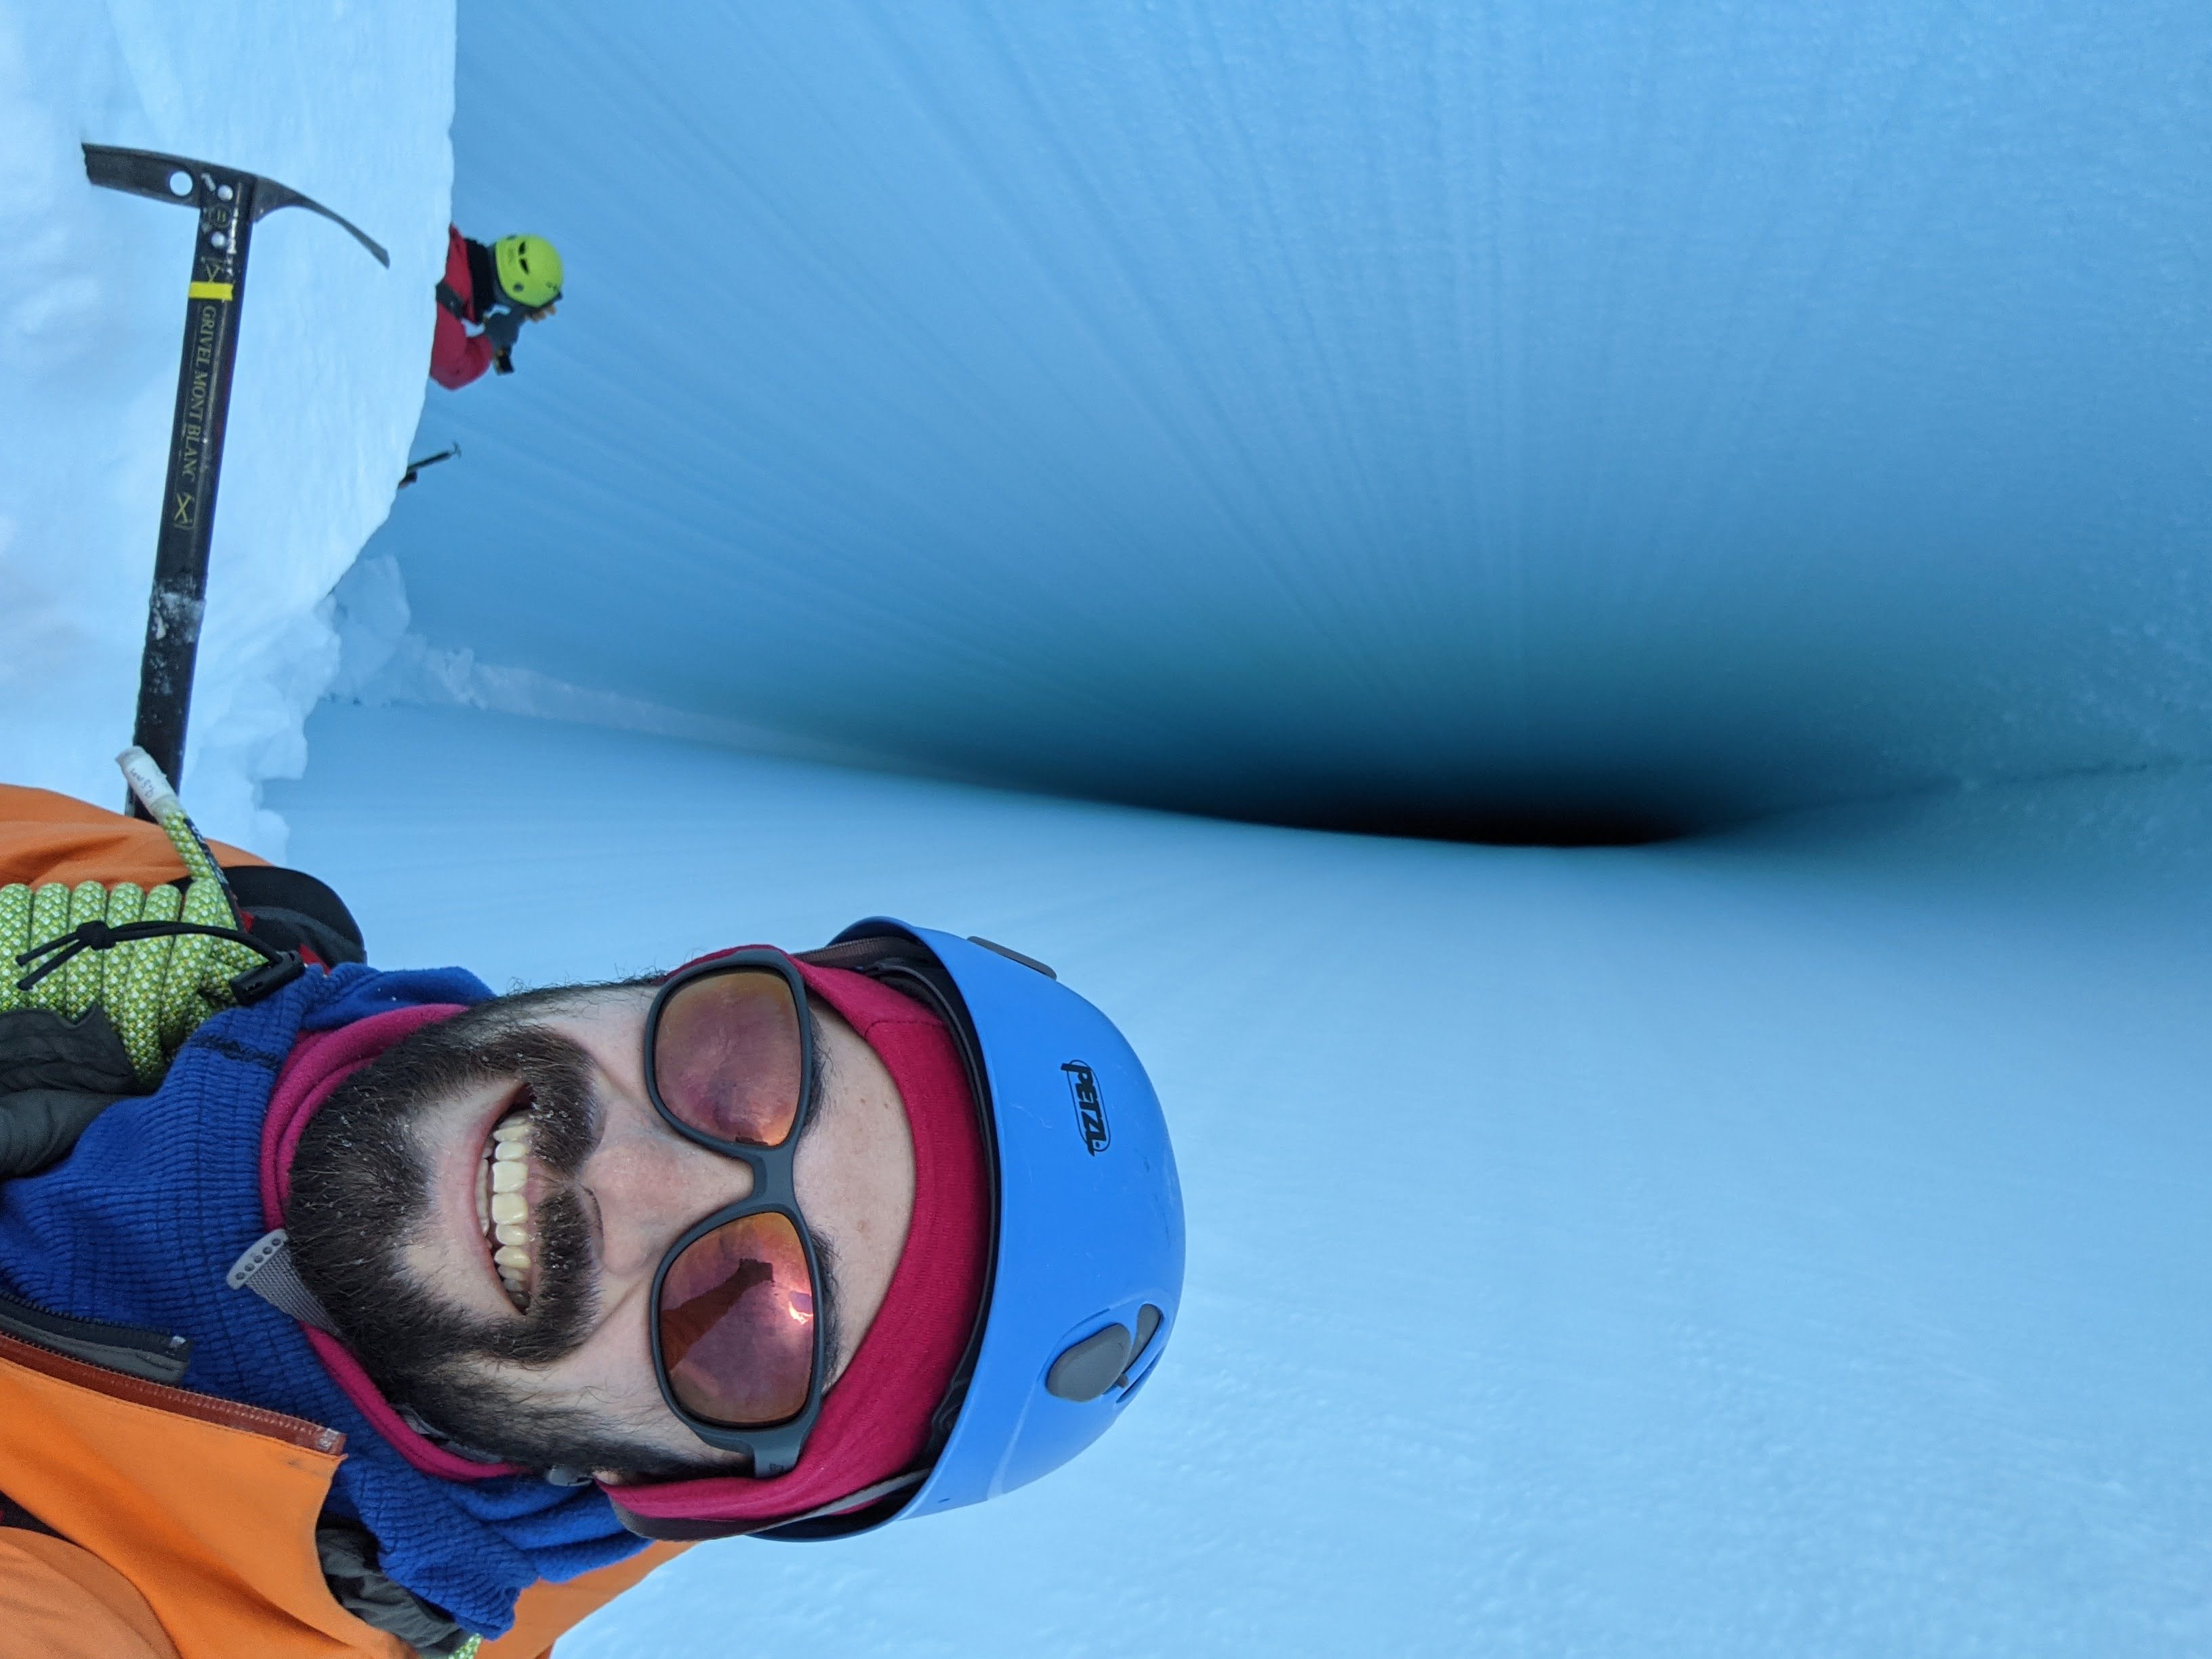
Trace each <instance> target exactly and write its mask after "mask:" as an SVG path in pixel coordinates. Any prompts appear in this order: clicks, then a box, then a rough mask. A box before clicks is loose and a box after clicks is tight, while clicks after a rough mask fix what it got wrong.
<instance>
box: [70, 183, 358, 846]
mask: <svg viewBox="0 0 2212 1659" xmlns="http://www.w3.org/2000/svg"><path fill="white" fill-rule="evenodd" d="M84 172H85V177H87V178H88V179H91V180H92V182H93V183H94V184H95V185H100V186H101V187H102V188H103V189H106V190H119V191H128V192H129V193H130V194H131V195H133V196H145V197H151V198H152V199H153V200H155V201H157V202H167V203H170V204H173V205H174V206H177V207H189V208H193V209H196V210H197V211H198V213H199V216H200V224H199V238H198V240H197V243H196V244H195V246H193V249H192V278H191V284H190V286H188V287H187V288H186V289H185V349H184V356H183V360H182V362H180V363H179V365H178V368H177V412H176V416H175V419H174V420H173V422H172V423H171V426H170V430H169V468H168V472H167V480H166V482H165V483H164V485H163V488H162V493H161V536H160V538H159V539H158V540H157V541H156V542H155V547H154V594H153V599H152V600H151V602H150V603H149V605H148V606H147V611H146V651H145V654H144V656H143V657H142V658H141V659H140V660H139V665H138V714H137V720H136V722H135V724H134V726H133V727H132V733H131V742H132V743H133V744H136V745H137V747H139V748H141V749H143V750H145V751H146V752H147V753H148V754H149V755H150V756H152V757H153V758H154V763H155V765H156V766H158V767H159V768H160V769H161V770H162V771H163V772H165V773H167V775H168V776H169V777H170V778H171V779H172V780H174V781H182V780H183V778H184V772H185V720H186V718H187V716H188V715H189V714H191V702H192V670H193V667H194V665H195V663H196V661H197V658H198V655H199V647H200V622H201V619H202V617H204V614H205V612H206V610H207V574H208V542H209V538H210V535H211V534H212V533H213V531H214V528H215V492H216V480H217V478H218V477H219V475H220V474H221V472H222V435H223V428H224V425H225V424H226V422H228V419H229V416H230V371H231V365H232V363H233V362H235V361H236V359H237V356H238V309H239V306H240V303H241V302H242V301H244V299H245V297H246V249H247V246H248V245H249V243H250V242H251V240H252V234H253V227H254V225H255V224H256V223H257V222H258V221H260V220H263V219H265V218H267V217H268V216H270V214H272V213H274V212H276V210H278V209H279V208H288V207H303V208H306V209H307V210H309V211H310V212H313V213H319V214H320V215H322V216H323V217H324V218H325V219H328V220H330V221H331V222H333V223H335V224H337V225H339V226H342V227H343V228H344V229H346V230H348V231H349V232H351V233H352V235H353V238H354V240H356V241H357V242H359V243H360V244H361V245H362V246H363V247H365V248H367V249H368V251H369V252H370V253H372V254H374V256H375V258H376V262H377V263H378V264H380V265H383V266H384V267H386V269H387V270H388V269H390V267H391V264H392V258H391V256H390V255H389V254H387V253H386V252H385V251H384V250H383V249H382V248H381V247H380V246H378V245H377V244H376V243H375V242H374V241H373V240H370V239H369V237H368V236H367V235H366V234H363V233H362V230H361V229H360V228H359V227H357V226H356V225H353V224H350V223H349V222H347V221H345V220H343V219H341V218H339V217H338V216H337V214H335V213H333V212H331V210H329V209H328V208H326V207H325V206H324V205H323V204H321V203H320V202H317V201H313V200H310V199H309V198H308V197H305V196H302V195H301V194H300V192H299V191H295V190H293V189H291V188H290V187H289V186H288V185H280V184H278V183H277V182H276V180H275V179H264V178H262V177H261V176H260V175H258V173H241V172H240V171H239V170H238V169H237V168H235V167H217V166H216V165H215V164H214V163H213V162H211V161H193V160H191V158H190V157H188V156H183V155H161V154H160V153H159V152H157V151H154V150H147V149H115V148H113V147H112V146H110V145H106V144H87V145H86V146H85V147H84ZM125 810H126V811H130V812H131V813H132V814H133V815H134V816H136V817H142V818H143V817H145V816H146V812H145V809H144V808H143V806H141V805H140V804H139V802H138V798H137V796H136V795H133V796H132V797H131V799H130V800H129V802H127V803H126V805H125Z"/></svg>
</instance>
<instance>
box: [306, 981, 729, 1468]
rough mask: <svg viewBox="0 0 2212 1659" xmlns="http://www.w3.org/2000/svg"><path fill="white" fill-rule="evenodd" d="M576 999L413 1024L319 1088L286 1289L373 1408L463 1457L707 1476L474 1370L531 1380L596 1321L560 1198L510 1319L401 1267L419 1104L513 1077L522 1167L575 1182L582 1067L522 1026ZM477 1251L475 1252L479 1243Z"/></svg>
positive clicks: (582, 1224)
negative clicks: (304, 1292)
mask: <svg viewBox="0 0 2212 1659" xmlns="http://www.w3.org/2000/svg"><path fill="white" fill-rule="evenodd" d="M587 994H589V993H588V992H583V993H580V992H578V991H574V990H561V991H553V992H534V993H530V994H526V995H525V996H523V997H520V998H501V999H500V1000H495V1001H492V1002H488V1003H484V1004H482V1005H480V1006H477V1007H476V1008H473V1009H471V1010H470V1011H469V1012H467V1013H465V1014H462V1015H459V1016H457V1017H456V1018H453V1019H450V1020H445V1021H441V1022H440V1023H439V1024H435V1025H428V1026H424V1027H422V1028H421V1029H420V1030H416V1031H415V1032H413V1033H412V1034H410V1036H406V1037H405V1038H403V1039H402V1040H401V1041H400V1042H397V1043H395V1044H393V1045H392V1047H391V1048H387V1049H386V1050H385V1052H384V1053H383V1054H380V1055H379V1056H378V1057H377V1058H376V1059H375V1060H373V1061H371V1062H370V1063H369V1064H368V1065H367V1066H363V1067H362V1069H361V1070H360V1071H358V1072H356V1073H354V1074H353V1075H352V1076H351V1077H349V1078H348V1079H346V1080H345V1081H344V1082H343V1083H342V1084H340V1085H338V1087H337V1089H336V1090H334V1091H332V1092H331V1097H330V1098H329V1099H328V1100H327V1101H325V1103H323V1105H322V1107H321V1109H319V1110H318V1111H317V1112H316V1114H315V1115H314V1117H313V1120H312V1121H310V1122H309V1124H308V1125H307V1130H306V1132H305V1133H303V1134H302V1135H301V1139H300V1145H299V1150H298V1152H296V1153H295V1156H294V1158H293V1160H292V1197H291V1203H290V1206H289V1211H288V1213H287V1215H286V1218H285V1219H286V1225H287V1228H288V1230H289V1233H290V1237H291V1246H292V1252H293V1255H294V1258H295V1261H296V1262H297V1264H298V1267H299V1270H300V1276H301V1279H303V1280H305V1281H306V1283H307V1288H308V1289H309V1290H311V1291H313V1292H314V1293H315V1296H316V1297H317V1298H318V1299H319V1301H320V1302H321V1303H322V1304H323V1307H324V1309H325V1311H326V1312H328V1313H329V1315H330V1316H331V1321H332V1322H333V1323H334V1324H336V1325H337V1328H338V1333H339V1334H340V1336H341V1337H342V1338H343V1340H344V1341H345V1344H346V1346H347V1347H348V1348H349V1349H350V1350H351V1351H352V1352H353V1353H354V1355H355V1357H356V1358H358V1359H359V1360H360V1361H361V1363H362V1367H363V1369H365V1370H367V1371H368V1375H369V1377H370V1380H371V1381H373V1382H374V1383H375V1384H376V1386H377V1388H378V1389H380V1391H381V1392H382V1393H383V1394H384V1395H385V1397H386V1399H388V1400H390V1401H392V1402H393V1403H394V1404H395V1405H398V1406H404V1407H406V1408H408V1409H409V1410H410V1411H412V1412H413V1413H415V1414H416V1416H418V1417H420V1418H421V1419H424V1420H425V1421H427V1422H428V1423H429V1424H430V1425H434V1426H435V1429H436V1430H437V1431H439V1432H440V1433H441V1434H442V1435H445V1436H447V1437H451V1438H452V1439H453V1440H454V1441H456V1442H458V1443H461V1444H462V1445H463V1446H465V1448H467V1449H469V1450H471V1451H473V1452H477V1453H481V1454H484V1455H489V1456H491V1457H494V1458H495V1459H497V1460H498V1461H500V1462H509V1463H519V1464H521V1465H522V1466H523V1467H525V1468H532V1469H549V1468H571V1469H618V1470H622V1471H623V1472H624V1473H626V1474H631V1475H634V1476H637V1477H640V1478H644V1479H668V1478H671V1477H672V1476H677V1475H683V1474H695V1473H703V1472H705V1471H706V1470H708V1469H709V1468H712V1469H715V1470H716V1471H718V1472H719V1471H720V1465H719V1463H708V1462H706V1461H705V1456H706V1449H705V1448H704V1447H703V1446H702V1448H701V1453H702V1459H701V1461H699V1462H686V1461H684V1460H682V1459H678V1458H671V1456H670V1455H668V1454H667V1453H665V1452H664V1451H661V1450H659V1449H657V1448H653V1447H651V1446H648V1445H646V1444H643V1443H641V1442H640V1440H639V1439H638V1437H635V1436H634V1435H631V1434H629V1433H626V1432H624V1431H623V1429H622V1428H621V1426H620V1425H616V1424H611V1423H610V1422H608V1421H607V1420H606V1419H605V1418H603V1417H599V1416H595V1415H593V1414H592V1413H590V1412H588V1411H586V1410H583V1409H581V1408H580V1407H570V1406H556V1405H549V1404H546V1403H544V1402H543V1401H534V1400H532V1399H530V1398H528V1397H527V1396H526V1395H523V1394H521V1393H520V1392H518V1391H516V1390H514V1389H511V1388H507V1387H504V1386H502V1385H501V1383H499V1382H498V1381H497V1380H495V1378H492V1377H490V1376H487V1375H486V1374H485V1373H484V1371H483V1369H481V1366H482V1363H483V1362H486V1361H489V1362H494V1363H503V1364H508V1365H515V1366H523V1367H532V1366H540V1365H546V1364H552V1363H553V1362H555V1361H556V1360H559V1359H562V1358H565V1357H566V1356H568V1354H570V1353H573V1352H574V1351H575V1350H576V1348H577V1347H578V1346H580V1344H581V1343H582V1341H583V1340H584V1339H585V1337H586V1335H587V1334H589V1332H590V1329H591V1326H592V1319H593V1316H594V1315H595V1313H596V1311H597V1310H596V1305H595V1297H594V1295H593V1291H592V1277H591V1274H590V1272H589V1270H588V1269H589V1262H590V1248H589V1243H588V1241H589V1237H590V1235H589V1231H588V1225H587V1223H586V1219H585V1216H584V1211H583V1206H582V1204H581V1202H580V1200H579V1199H578V1197H577V1195H576V1191H575V1188H574V1186H572V1185H565V1184H564V1185H562V1186H561V1187H560V1188H557V1189H556V1191H554V1192H553V1193H551V1194H549V1195H548V1196H547V1197H546V1198H545V1199H544V1200H543V1201H542V1202H540V1203H539V1204H538V1207H537V1214H536V1218H535V1219H536V1223H537V1225H536V1235H537V1237H536V1238H535V1240H534V1242H533V1247H532V1255H533V1256H534V1257H535V1258H536V1261H537V1264H538V1270H537V1289H536V1292H535V1294H534V1295H533V1296H532V1300H531V1305H530V1309H529V1311H528V1314H527V1316H526V1317H525V1318H523V1319H521V1320H513V1319H501V1318H481V1317H479V1316H476V1315H474V1314H471V1313H468V1312H465V1311H464V1310H460V1309H458V1308H455V1307H453V1305H452V1304H449V1303H447V1302H446V1301H444V1300H443V1299H441V1297H437V1296H435V1295H434V1294H433V1293H432V1292H431V1291H428V1289H426V1288H425V1287H424V1286H422V1285H420V1284H418V1283H417V1282H416V1280H415V1279H413V1278H412V1276H411V1275H410V1273H409V1272H408V1270H407V1266H406V1262H405V1259H404V1250H405V1247H406V1244H407V1242H408V1241H409V1240H410V1238H411V1237H414V1236H415V1234H416V1232H417V1231H419V1230H420V1228H421V1227H422V1225H423V1224H424V1222H425V1221H426V1220H427V1219H428V1215H429V1211H430V1192H429V1169H428V1163H427V1160H426V1159H425V1158H424V1156H423V1154H422V1151H421V1149H420V1148H419V1147H418V1146H417V1145H416V1140H415V1137H414V1127H415V1125H416V1121H418V1120H419V1119H420V1118H421V1116H422V1114H423V1112H424V1110H425V1109H426V1108H428V1106H429V1105H431V1104H432V1103H435V1102H436V1101H439V1100H441V1099H446V1098H450V1097H453V1095H455V1094H457V1093H461V1092H465V1091H469V1090H472V1089H477V1088H481V1087H482V1086H483V1085H485V1084H486V1083H501V1082H508V1081H511V1080H513V1079H517V1078H519V1079H521V1081H522V1085H523V1089H524V1094H523V1096H521V1097H518V1099H517V1101H516V1103H517V1104H518V1105H519V1104H521V1103H523V1101H524V1100H525V1099H526V1100H527V1101H528V1102H529V1103H530V1104H531V1106H532V1118H533V1121H532V1140H531V1150H532V1157H533V1158H536V1159H537V1160H538V1163H539V1164H541V1165H542V1166H543V1167H544V1168H545V1169H546V1170H549V1171H550V1172H551V1173H553V1174H555V1175H556V1176H574V1175H575V1174H576V1172H577V1171H578V1170H579V1169H580V1168H581V1167H582V1164H583V1162H584V1160H585V1158H586V1157H588V1156H589V1155H590V1153H591V1151H592V1145H593V1143H594V1140H595V1139H596V1126H595V1123H594V1121H593V1115H592V1099H591V1090H590V1077H591V1062H590V1060H589V1058H588V1057H587V1056H586V1054H585V1052H584V1051H583V1049H582V1048H580V1047H579V1046H578V1045H577V1044H576V1043H574V1042H572V1041H570V1040H569V1039H568V1038H567V1037H565V1036H561V1035H560V1034H559V1033H558V1032H556V1031H553V1030H548V1029H546V1028H545V1027H544V1026H541V1025H534V1024H526V1023H524V1021H525V1020H526V1018H527V1016H528V1015H529V1014H530V1013H532V1012H536V1011H537V1010H538V1009H540V1008H549V1007H550V1006H557V1005H559V1004H561V1003H567V1002H573V1001H574V1000H575V999H576V998H577V997H578V996H579V995H587ZM487 1248H489V1247H487Z"/></svg>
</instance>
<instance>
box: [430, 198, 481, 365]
mask: <svg viewBox="0 0 2212 1659" xmlns="http://www.w3.org/2000/svg"><path fill="white" fill-rule="evenodd" d="M446 286H447V288H449V289H452V290H453V293H454V295H456V296H457V297H458V298H459V301H460V302H461V309H462V311H463V313H465V315H466V317H467V318H468V320H469V321H470V322H472V323H480V322H482V321H483V312H484V308H483V306H482V305H480V304H478V303H477V290H476V279H475V278H474V277H472V276H470V275H469V244H468V239H467V238H466V237H465V236H463V235H462V234H461V232H460V228H459V226H458V225H447V227H446ZM492 355H493V354H492V345H491V342H490V341H489V340H487V339H486V338H484V337H483V335H481V334H471V333H470V332H469V331H468V330H467V329H465V328H464V327H463V326H462V325H461V319H460V318H459V317H456V316H455V315H454V314H453V312H452V311H451V310H449V309H447V306H446V303H445V301H443V300H442V299H441V300H440V301H439V302H438V332H437V334H436V336H435V337H434V338H433V339H432V341H431V342H430V378H431V379H432V380H435V381H436V382H437V383H438V384H439V385H440V386H444V387H445V388H446V389H447V391H449V392H458V391H459V390H460V389H461V388H462V387H463V386H466V385H467V384H468V383H469V382H470V381H471V380H476V379H478V378H479V377H480V376H482V374H483V372H484V370H486V369H488V368H490V367H491V360H492Z"/></svg>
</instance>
